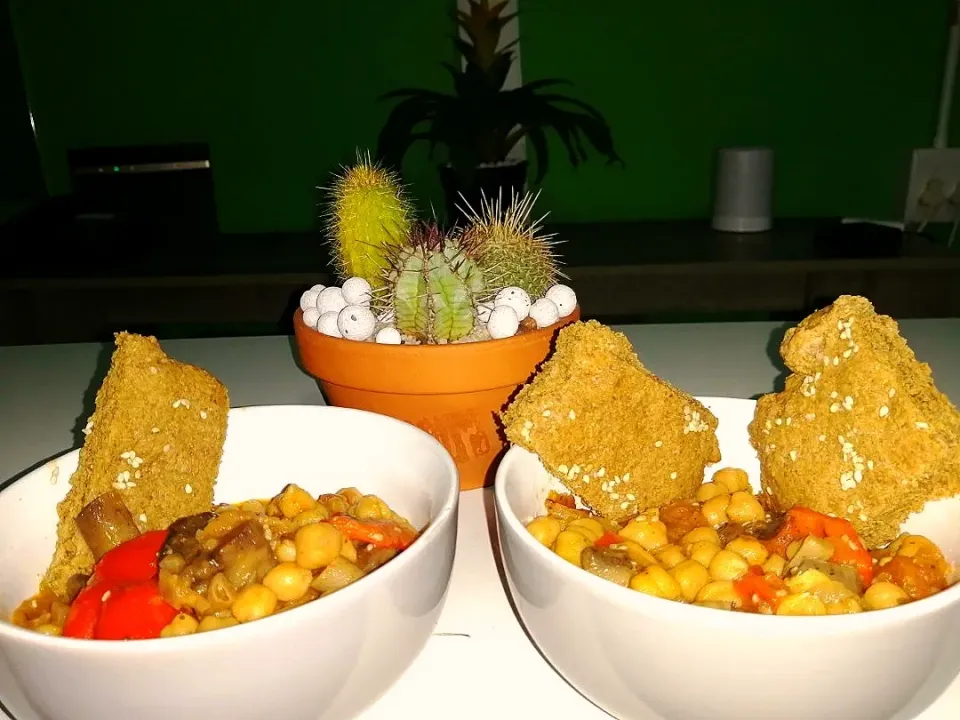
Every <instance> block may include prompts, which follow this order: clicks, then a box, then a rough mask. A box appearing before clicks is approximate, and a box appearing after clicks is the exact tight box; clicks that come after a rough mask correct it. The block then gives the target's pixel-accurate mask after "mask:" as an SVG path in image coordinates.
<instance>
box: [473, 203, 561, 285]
mask: <svg viewBox="0 0 960 720" xmlns="http://www.w3.org/2000/svg"><path fill="white" fill-rule="evenodd" d="M461 197H462V196H461ZM537 197H539V193H537V195H530V194H529V193H524V194H522V195H519V194H511V198H510V203H509V205H504V203H503V201H502V197H501V196H500V195H498V196H497V197H496V199H494V198H489V199H488V198H486V197H484V198H483V200H482V201H481V207H480V210H479V211H475V210H474V209H473V208H471V207H469V205H468V206H467V207H466V208H465V209H462V212H463V213H464V214H465V215H467V217H468V218H469V220H470V224H469V225H468V226H467V229H466V230H465V231H464V237H465V240H466V243H467V245H468V246H469V247H470V248H471V250H470V252H471V257H472V258H473V259H474V260H475V261H476V263H477V265H479V266H480V267H481V268H482V269H483V271H484V272H488V273H493V274H495V275H496V276H497V279H498V282H499V284H500V285H501V286H514V287H519V288H523V289H524V290H525V291H526V292H527V293H528V294H529V295H530V297H541V296H542V295H543V294H544V293H545V292H546V291H547V289H548V288H549V287H551V286H552V285H554V284H556V282H557V280H558V278H561V277H564V276H563V274H562V273H561V272H560V271H559V270H558V268H557V265H558V261H557V257H556V255H555V254H554V252H553V248H554V246H555V245H556V241H555V240H554V239H553V235H545V234H543V233H542V232H541V230H542V226H541V223H542V222H543V219H544V217H546V215H544V216H543V217H541V218H539V219H537V220H533V221H531V219H530V213H531V211H532V210H533V205H534V203H535V202H536V201H537Z"/></svg>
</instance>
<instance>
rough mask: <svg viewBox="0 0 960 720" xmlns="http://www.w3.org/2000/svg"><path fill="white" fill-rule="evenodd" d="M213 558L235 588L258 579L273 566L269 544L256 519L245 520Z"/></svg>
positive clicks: (239, 588) (242, 586)
mask: <svg viewBox="0 0 960 720" xmlns="http://www.w3.org/2000/svg"><path fill="white" fill-rule="evenodd" d="M216 561H217V565H218V566H219V567H220V568H221V569H222V570H223V574H224V575H225V576H226V577H227V580H229V581H230V583H231V584H232V585H233V586H234V587H235V588H237V589H238V590H241V589H243V588H245V587H246V586H247V585H249V584H250V583H252V582H255V581H258V580H261V579H262V578H263V576H264V575H266V574H267V573H268V572H269V571H270V568H271V567H273V565H274V563H273V556H272V555H271V553H270V543H269V542H268V541H267V538H266V536H265V535H264V534H263V527H261V525H260V523H258V522H257V521H256V520H247V521H246V522H244V523H243V524H241V525H240V526H239V527H237V528H236V529H234V530H233V531H232V532H231V533H230V535H228V536H227V540H226V541H225V542H224V543H223V544H222V545H221V546H220V549H219V550H218V551H217V554H216Z"/></svg>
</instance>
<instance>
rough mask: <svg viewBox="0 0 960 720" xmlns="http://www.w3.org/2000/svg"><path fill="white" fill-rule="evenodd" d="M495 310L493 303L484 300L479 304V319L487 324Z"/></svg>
mask: <svg viewBox="0 0 960 720" xmlns="http://www.w3.org/2000/svg"><path fill="white" fill-rule="evenodd" d="M492 311H493V303H489V302H483V303H480V304H479V305H477V319H478V320H479V321H480V322H482V323H484V324H486V323H487V322H488V321H489V320H490V313H491V312H492Z"/></svg>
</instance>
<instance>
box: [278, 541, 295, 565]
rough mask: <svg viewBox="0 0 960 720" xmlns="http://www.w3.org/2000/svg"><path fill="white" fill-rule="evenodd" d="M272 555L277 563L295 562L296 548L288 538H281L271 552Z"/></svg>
mask: <svg viewBox="0 0 960 720" xmlns="http://www.w3.org/2000/svg"><path fill="white" fill-rule="evenodd" d="M273 554H274V555H275V556H276V558H277V560H278V561H279V562H282V563H285V562H296V559H297V546H296V545H295V544H294V542H293V540H290V539H289V538H283V539H282V540H281V541H280V542H278V543H277V547H276V549H275V550H274V551H273Z"/></svg>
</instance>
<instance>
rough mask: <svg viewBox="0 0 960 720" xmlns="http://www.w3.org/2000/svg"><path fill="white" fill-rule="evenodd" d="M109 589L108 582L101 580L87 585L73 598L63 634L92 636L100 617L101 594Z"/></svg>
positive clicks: (75, 636)
mask: <svg viewBox="0 0 960 720" xmlns="http://www.w3.org/2000/svg"><path fill="white" fill-rule="evenodd" d="M109 589H110V584H109V583H105V582H101V583H94V584H93V585H87V587H85V588H84V589H83V590H81V591H80V592H79V593H78V594H77V597H75V598H74V600H73V603H72V604H71V605H70V611H69V612H68V613H67V620H66V622H65V623H64V625H63V636H64V637H71V638H83V639H86V640H90V639H92V638H93V634H94V630H95V629H96V627H97V621H98V620H99V619H100V608H101V607H102V606H103V596H104V594H105V593H106V592H107V591H108V590H109Z"/></svg>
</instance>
